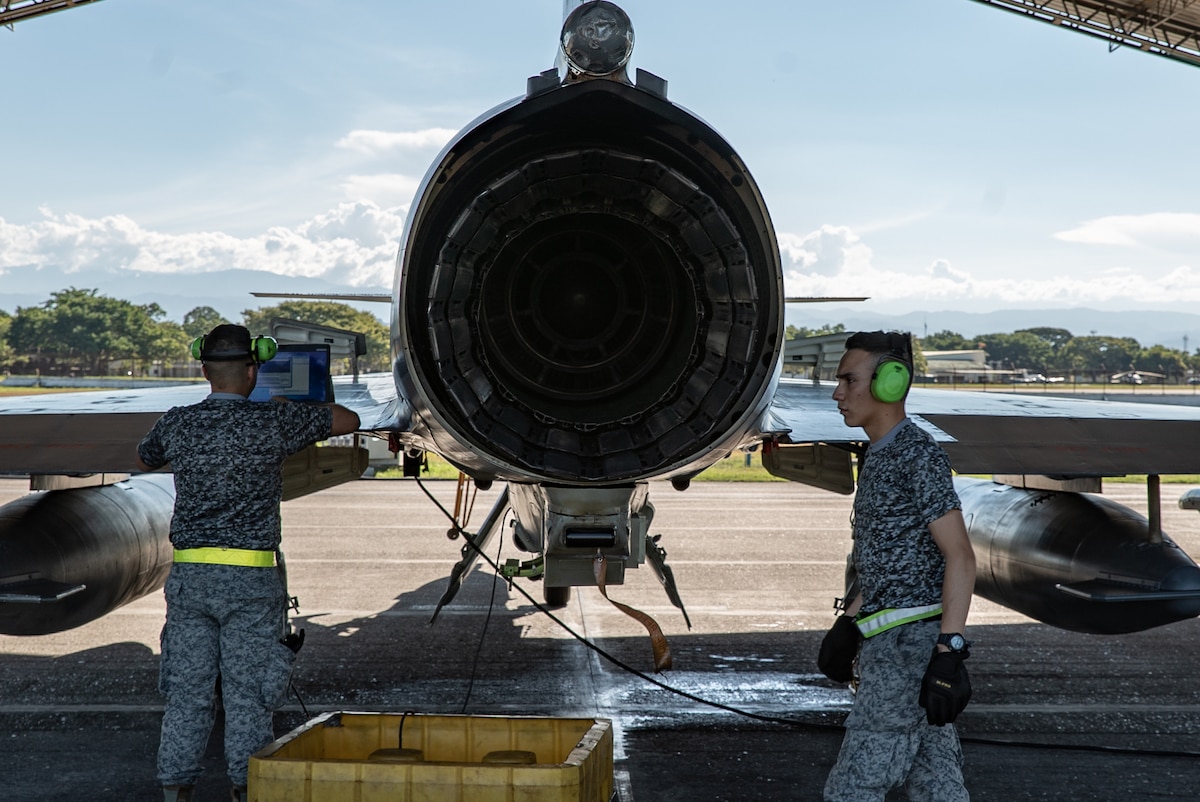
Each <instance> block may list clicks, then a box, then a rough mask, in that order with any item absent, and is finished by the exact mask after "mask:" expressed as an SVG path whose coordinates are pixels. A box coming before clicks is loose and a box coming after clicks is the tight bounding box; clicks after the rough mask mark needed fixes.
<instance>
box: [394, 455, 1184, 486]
mask: <svg viewBox="0 0 1200 802" xmlns="http://www.w3.org/2000/svg"><path fill="white" fill-rule="evenodd" d="M376 475H377V476H379V477H381V478H392V479H395V478H399V477H400V475H401V473H400V469H399V468H388V469H387V470H384V471H380V472H379V473H377V474H376ZM421 478H422V479H457V478H458V470H457V469H456V468H454V467H453V466H451V465H450V464H449V463H447V462H446V461H445V460H443V459H442V458H441V457H439V456H437V455H436V454H430V455H429V472H428V473H423V474H421ZM978 478H980V479H987V478H990V477H988V476H983V475H979V476H978ZM693 481H696V482H784V481H787V480H786V479H780V478H779V477H777V476H772V475H771V474H769V473H767V470H766V469H765V468H763V466H762V462H761V461H760V460H759V458H758V455H757V454H753V455H751V460H750V465H748V466H747V465H746V456H745V455H744V454H737V455H735V456H732V457H726V458H725V459H723V460H721V461H720V462H718V463H717V464H715V465H713V466H712V467H711V468H709V469H708V470H706V471H704V472H703V473H701V474H700V475H699V476H697V477H696V478H695V479H694V480H693ZM1104 481H1105V482H1118V483H1122V484H1124V483H1129V484H1145V483H1146V477H1145V476H1118V477H1106V478H1105V479H1104ZM1162 483H1163V484H1172V485H1200V475H1198V474H1179V475H1177V476H1163V477H1162Z"/></svg>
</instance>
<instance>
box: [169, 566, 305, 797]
mask: <svg viewBox="0 0 1200 802" xmlns="http://www.w3.org/2000/svg"><path fill="white" fill-rule="evenodd" d="M164 594H165V595H166V599H167V620H166V624H165V625H164V626H163V631H162V662H161V665H160V669H159V690H160V691H161V692H162V693H163V694H164V695H165V696H166V697H167V703H166V709H165V710H164V711H163V721H162V736H161V741H160V743H159V749H158V779H159V781H160V782H161V784H162V785H193V784H195V782H196V780H197V779H198V778H199V777H200V774H201V771H202V765H201V763H202V760H203V757H204V751H205V748H206V746H207V744H208V737H209V733H210V732H211V731H212V726H213V722H214V720H215V718H216V682H217V677H218V676H220V679H221V699H222V703H223V706H224V709H225V762H226V766H227V769H228V773H229V779H230V781H231V782H232V783H233V784H234V785H235V786H244V785H246V772H247V767H248V764H249V760H250V755H251V754H253V753H254V752H255V751H257V750H258V749H261V748H262V747H263V746H266V745H267V744H269V743H270V742H271V741H272V740H274V737H275V734H274V728H273V723H272V713H273V711H274V709H275V708H276V707H278V706H279V704H280V703H281V702H282V701H283V697H284V694H285V692H286V691H287V686H288V681H289V679H290V676H291V668H292V663H293V661H294V659H295V655H294V654H293V653H292V651H291V650H290V649H289V648H288V647H286V646H284V645H283V644H281V643H280V642H279V639H280V638H281V637H282V636H283V634H284V632H283V630H284V626H285V608H284V604H285V599H284V594H285V592H284V588H283V581H282V579H281V577H280V575H279V573H278V571H277V570H276V569H274V568H246V567H240V566H228V565H205V564H176V565H174V566H172V567H171V573H170V575H169V576H168V577H167V582H166V586H165V587H164Z"/></svg>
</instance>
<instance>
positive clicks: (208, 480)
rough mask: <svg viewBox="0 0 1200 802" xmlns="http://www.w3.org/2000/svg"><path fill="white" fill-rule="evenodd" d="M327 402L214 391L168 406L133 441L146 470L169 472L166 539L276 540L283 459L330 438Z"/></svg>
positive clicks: (259, 545) (263, 544)
mask: <svg viewBox="0 0 1200 802" xmlns="http://www.w3.org/2000/svg"><path fill="white" fill-rule="evenodd" d="M332 426H333V411H332V410H331V409H329V408H328V407H323V406H311V405H307V404H287V403H274V402H256V401H248V400H246V399H244V398H242V397H241V396H235V395H231V394H222V393H217V394H214V395H212V396H210V397H208V398H206V399H205V400H203V401H201V402H200V403H199V404H193V405H191V406H186V407H173V408H172V409H170V410H168V411H167V413H166V414H165V415H163V416H162V417H161V418H159V419H158V421H157V422H156V423H155V424H154V427H153V428H152V429H151V430H150V433H149V434H147V435H146V436H145V438H143V439H142V442H141V443H139V444H138V455H139V456H140V457H141V458H142V462H144V463H146V465H148V466H149V467H151V468H158V467H161V466H163V465H166V464H167V463H170V464H171V469H172V470H173V471H174V472H175V513H174V515H173V516H172V518H171V543H172V544H173V545H174V546H175V548H177V549H192V548H199V547H201V546H223V547H226V548H234V549H258V550H264V551H265V550H271V549H275V548H277V547H278V546H279V538H280V523H279V501H280V498H281V497H282V495H283V474H282V470H281V469H282V465H283V461H284V459H286V458H287V457H288V456H289V455H290V454H294V453H295V452H297V451H300V450H301V449H303V448H304V447H305V446H307V445H309V444H310V443H315V442H316V441H318V440H324V439H325V438H327V437H329V434H330V431H331V428H332Z"/></svg>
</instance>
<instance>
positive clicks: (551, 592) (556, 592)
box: [542, 588, 571, 609]
mask: <svg viewBox="0 0 1200 802" xmlns="http://www.w3.org/2000/svg"><path fill="white" fill-rule="evenodd" d="M542 598H543V599H544V600H545V601H546V606H547V607H549V608H551V609H558V608H560V607H566V606H567V603H568V602H570V601H571V589H570V588H542Z"/></svg>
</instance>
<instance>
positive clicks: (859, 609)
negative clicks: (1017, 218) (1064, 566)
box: [825, 332, 975, 802]
mask: <svg viewBox="0 0 1200 802" xmlns="http://www.w3.org/2000/svg"><path fill="white" fill-rule="evenodd" d="M846 349H847V350H846V354H845V356H843V358H842V361H841V364H839V366H838V373H837V378H838V386H837V389H836V390H835V392H834V396H833V397H834V399H835V400H836V401H837V402H838V408H839V410H840V411H841V412H842V415H843V416H844V418H845V420H846V423H847V425H850V426H861V427H862V428H863V429H864V430H865V431H866V433H867V436H868V438H869V439H870V441H871V445H870V447H869V448H868V449H867V452H866V454H865V457H864V458H863V459H862V460H860V465H859V477H858V491H857V494H856V496H855V500H854V518H853V529H854V550H853V554H852V557H851V559H852V563H853V567H854V569H855V570H856V572H857V576H858V581H859V588H860V592H859V593H858V594H857V596H856V597H855V598H854V599H851V600H849V603H848V605H847V608H846V613H847V615H851V616H855V617H856V622H857V627H858V629H859V630H860V631H861V633H862V635H863V636H864V638H863V640H862V646H861V650H860V652H859V657H858V665H859V687H858V692H857V694H856V696H855V699H854V706H853V708H852V710H851V712H850V715H849V716H848V717H847V719H846V736H845V740H844V741H843V742H842V748H841V752H840V753H839V755H838V760H837V763H836V765H835V766H834V768H833V770H832V771H831V772H830V774H829V778H828V780H827V781H826V784H825V800H826V802H868V801H869V800H871V801H877V802H882V800H883V799H884V798H885V797H886V795H887V793H888V791H889V790H891V789H892V788H895V787H900V786H904V787H905V788H906V790H907V791H908V795H909V799H910V800H913V801H914V802H966V800H968V799H969V795H968V793H967V790H966V788H965V786H964V784H963V776H962V751H961V749H960V747H959V741H958V734H957V732H956V731H955V729H954V727H953V725H952V724H949V723H947V722H946V721H941V722H940V724H941V725H944V726H935V724H934V723H931V721H932V719H933V716H932V715H927V711H926V710H923V709H922V704H921V703H920V702H919V701H918V696H919V695H921V693H922V688H923V683H925V682H926V681H927V674H928V672H929V671H930V670H932V668H931V666H932V660H933V659H934V657H936V655H938V654H942V653H946V652H949V651H950V650H951V647H950V646H949V645H948V644H949V643H950V641H951V639H952V636H953V635H955V634H958V635H961V632H962V630H963V628H964V626H965V624H966V617H967V611H968V609H969V607H970V601H971V593H972V591H973V589H974V582H975V560H974V553H973V552H972V550H971V544H970V540H969V539H968V537H967V533H966V528H965V525H964V523H963V518H962V510H961V503H960V502H959V499H958V496H957V494H956V493H955V492H954V486H953V484H952V482H951V473H950V463H949V459H948V458H947V456H946V454H945V452H944V451H943V450H942V449H941V448H940V447H939V446H938V445H937V443H936V442H934V440H933V439H932V438H931V437H930V436H929V435H928V434H927V433H926V432H924V431H923V430H921V429H920V428H919V427H918V426H917V425H916V424H915V423H913V422H912V421H911V420H910V419H908V418H907V416H906V413H905V411H904V397H905V395H906V394H907V383H908V382H909V381H911V379H910V376H911V369H912V357H911V345H910V344H909V342H908V335H899V334H894V333H892V334H886V333H884V332H868V333H859V334H856V335H854V336H852V337H851V338H850V339H849V340H848V341H847V343H846ZM889 362H902V363H905V365H906V367H907V370H908V371H909V373H908V374H903V375H904V385H903V387H902V388H901V391H900V392H899V398H898V399H897V398H896V395H895V394H893V395H888V394H887V392H886V391H881V392H878V393H877V392H876V391H877V390H879V385H878V384H877V383H876V378H877V377H878V376H879V374H880V373H881V372H882V369H883V368H884V367H885V366H886V365H887V363H889ZM892 368H893V369H894V368H895V366H892ZM873 383H875V388H874V389H873V388H872V385H873ZM881 397H882V399H883V400H881ZM939 633H941V635H939ZM953 642H954V644H955V646H958V647H959V648H958V652H957V654H956V658H963V657H965V656H966V650H965V646H963V645H962V639H961V637H959V638H958V639H957V640H954V641H953ZM959 664H961V661H959ZM963 681H964V682H965V674H964V676H963ZM966 694H967V697H968V698H969V685H968V690H967V691H966ZM962 704H964V705H965V701H963V702H962ZM953 715H957V710H956V711H955V712H954V713H953ZM953 715H951V716H950V717H949V718H948V719H947V720H948V721H953Z"/></svg>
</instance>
